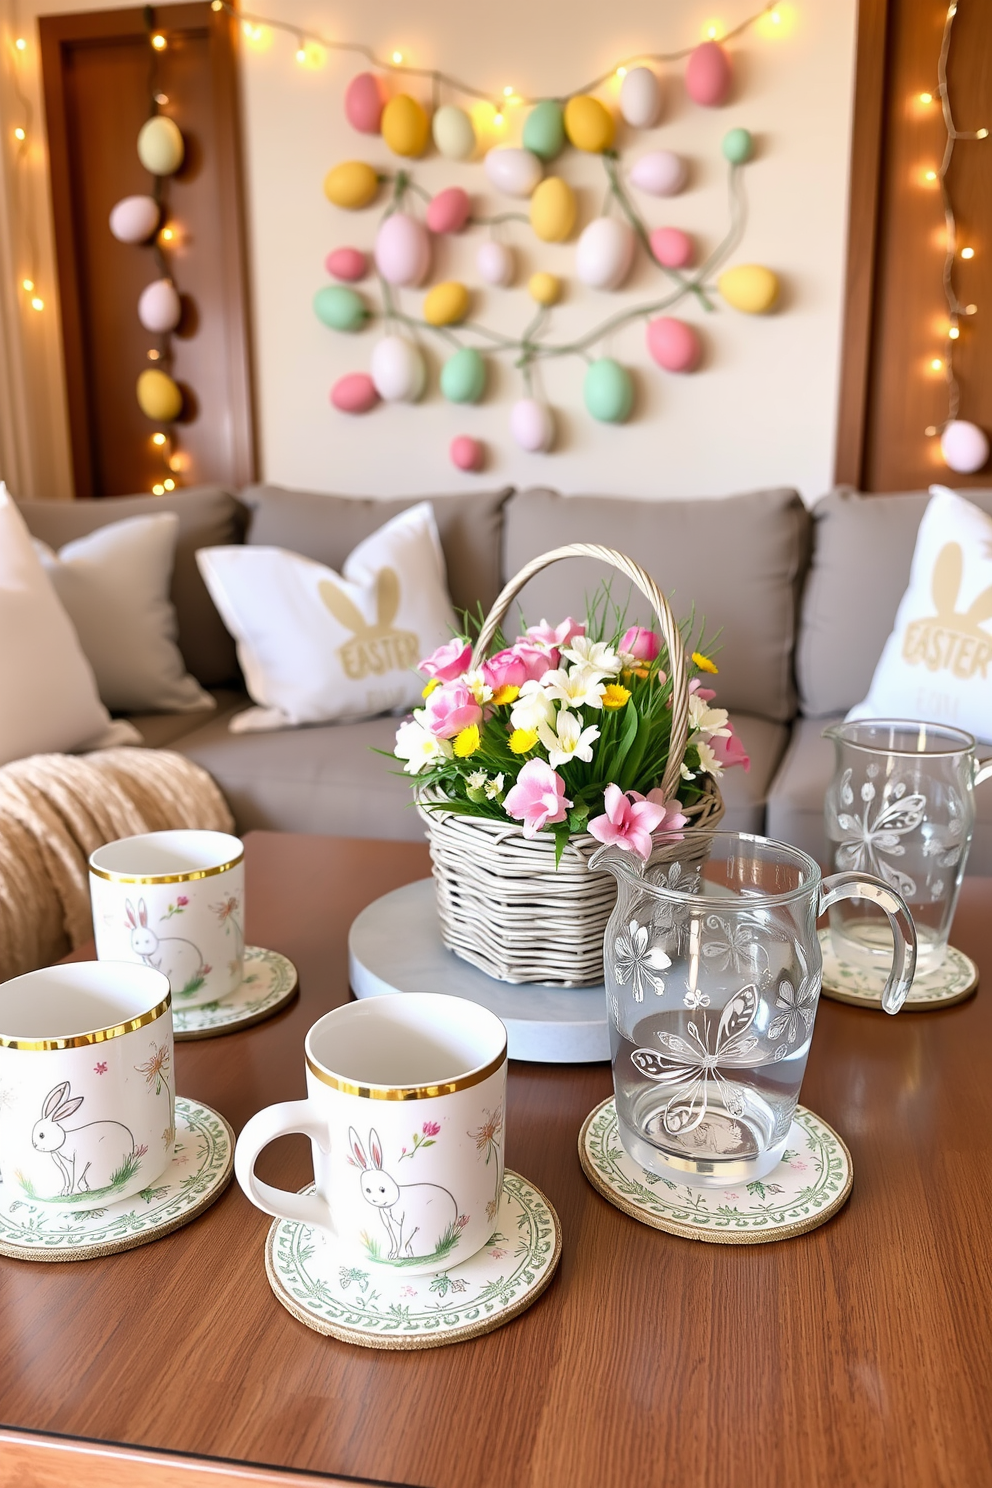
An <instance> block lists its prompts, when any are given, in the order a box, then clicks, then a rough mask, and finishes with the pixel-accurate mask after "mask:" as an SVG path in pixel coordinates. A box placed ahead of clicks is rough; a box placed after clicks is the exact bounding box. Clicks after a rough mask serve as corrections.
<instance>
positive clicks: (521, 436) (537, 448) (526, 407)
mask: <svg viewBox="0 0 992 1488" xmlns="http://www.w3.org/2000/svg"><path fill="white" fill-rule="evenodd" d="M510 433H511V434H512V435H513V437H514V439H515V440H516V441H517V443H518V444H519V446H520V448H521V449H523V450H527V451H528V453H530V454H532V455H542V454H545V453H546V452H547V451H548V450H549V449H550V448H551V446H552V444H553V443H554V437H555V423H554V419H553V418H552V416H551V409H550V408H547V407H546V406H545V405H544V404H543V403H538V402H537V401H536V399H534V398H521V399H520V400H519V401H518V402H516V403H514V405H513V407H512V408H511V410H510Z"/></svg>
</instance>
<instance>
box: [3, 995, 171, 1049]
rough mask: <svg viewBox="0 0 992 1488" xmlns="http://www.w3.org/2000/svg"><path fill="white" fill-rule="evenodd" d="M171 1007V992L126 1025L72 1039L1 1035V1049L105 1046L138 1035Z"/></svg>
mask: <svg viewBox="0 0 992 1488" xmlns="http://www.w3.org/2000/svg"><path fill="white" fill-rule="evenodd" d="M171 1005H172V992H171V991H169V992H167V993H166V994H165V996H164V997H163V998H162V1001H161V1002H160V1003H159V1004H158V1006H157V1007H153V1008H149V1009H148V1011H147V1012H146V1013H139V1014H138V1016H137V1017H136V1018H128V1020H127V1022H126V1023H115V1024H114V1026H113V1027H112V1028H95V1029H94V1030H93V1032H92V1033H76V1034H73V1035H72V1036H71V1037H70V1038H60V1039H21V1038H9V1037H8V1036H7V1035H6V1034H3V1033H0V1049H32V1050H35V1051H38V1050H45V1049H85V1047H86V1045H87V1044H103V1043H106V1041H107V1039H112V1038H120V1036H121V1034H124V1033H136V1032H137V1031H138V1029H139V1028H147V1026H148V1024H149V1023H154V1022H155V1021H156V1019H158V1018H161V1016H162V1014H163V1013H164V1012H167V1011H168V1009H169V1007H170V1006H171Z"/></svg>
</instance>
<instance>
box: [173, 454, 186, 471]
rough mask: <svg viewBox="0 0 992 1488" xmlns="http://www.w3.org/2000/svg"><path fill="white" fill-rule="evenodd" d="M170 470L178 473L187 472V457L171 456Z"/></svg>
mask: <svg viewBox="0 0 992 1488" xmlns="http://www.w3.org/2000/svg"><path fill="white" fill-rule="evenodd" d="M169 469H170V470H177V471H178V470H185V469H186V457H185V455H170V456H169Z"/></svg>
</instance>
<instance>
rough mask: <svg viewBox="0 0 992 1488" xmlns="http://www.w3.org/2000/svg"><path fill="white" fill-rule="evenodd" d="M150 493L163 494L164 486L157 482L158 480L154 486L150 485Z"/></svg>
mask: <svg viewBox="0 0 992 1488" xmlns="http://www.w3.org/2000/svg"><path fill="white" fill-rule="evenodd" d="M152 495H153V496H164V495H165V487H164V486H163V485H160V484H158V482H156V484H155V485H154V486H152Z"/></svg>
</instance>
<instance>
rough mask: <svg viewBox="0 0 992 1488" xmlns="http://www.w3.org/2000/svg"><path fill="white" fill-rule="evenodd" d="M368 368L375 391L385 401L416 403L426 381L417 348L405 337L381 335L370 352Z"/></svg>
mask: <svg viewBox="0 0 992 1488" xmlns="http://www.w3.org/2000/svg"><path fill="white" fill-rule="evenodd" d="M370 371H371V373H372V382H373V385H374V386H375V390H376V392H377V393H378V394H379V397H380V398H383V399H385V401H386V402H387V403H416V401H417V399H418V398H419V397H420V396H421V394H422V393H423V391H424V385H425V383H426V381H427V368H426V366H425V365H424V358H423V356H422V355H421V353H420V349H419V347H416V346H414V344H413V342H412V341H407V339H406V337H405V336H383V338H382V340H381V341H379V342H378V343H377V345H376V347H375V349H374V351H373V352H372V363H371V367H370Z"/></svg>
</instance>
